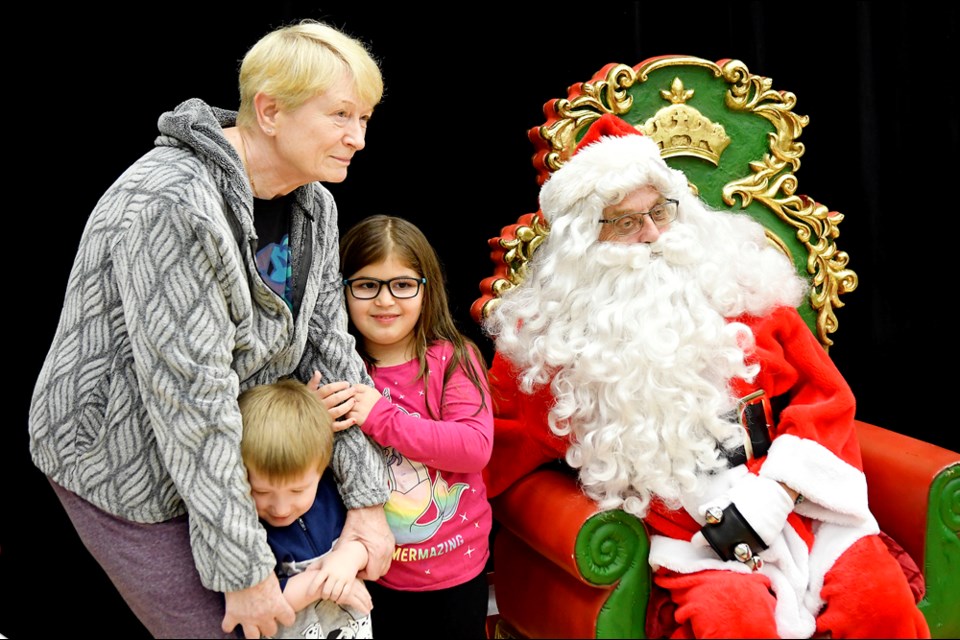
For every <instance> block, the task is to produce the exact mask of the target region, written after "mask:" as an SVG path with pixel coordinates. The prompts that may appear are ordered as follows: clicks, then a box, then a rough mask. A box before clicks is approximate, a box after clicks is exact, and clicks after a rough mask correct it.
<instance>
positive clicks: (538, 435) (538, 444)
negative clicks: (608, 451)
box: [483, 353, 567, 498]
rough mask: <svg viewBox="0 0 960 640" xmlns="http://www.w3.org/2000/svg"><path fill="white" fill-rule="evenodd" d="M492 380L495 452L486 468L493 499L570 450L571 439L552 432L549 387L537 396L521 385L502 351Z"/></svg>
mask: <svg viewBox="0 0 960 640" xmlns="http://www.w3.org/2000/svg"><path fill="white" fill-rule="evenodd" d="M488 379H489V381H490V395H491V397H492V400H493V411H494V420H493V429H494V436H493V454H492V455H491V457H490V462H489V463H488V464H487V467H486V468H485V469H484V470H483V480H484V483H485V484H486V485H487V495H488V497H490V498H493V497H495V496H497V495H499V494H500V493H501V492H502V491H504V490H505V489H507V487H509V486H511V485H512V484H513V483H514V482H516V481H517V480H519V479H520V478H522V477H523V476H525V475H527V474H528V473H530V472H531V471H533V470H534V469H536V468H537V467H539V466H540V465H542V464H545V463H547V462H552V461H554V460H556V459H558V458H561V459H562V458H563V457H564V455H565V454H566V452H567V441H566V440H565V439H563V438H559V437H557V436H556V435H554V434H553V433H552V432H551V431H550V427H549V426H548V424H547V413H548V412H549V411H550V407H551V406H552V404H553V396H552V395H551V393H550V388H549V387H543V388H542V389H540V390H539V391H538V392H537V393H536V394H534V395H526V394H524V393H522V392H521V391H520V390H519V389H518V388H517V374H516V371H515V369H514V368H513V367H512V366H511V365H510V363H509V362H508V361H507V360H506V359H504V358H502V357H501V356H500V354H499V353H496V354H494V356H493V362H492V364H491V367H490V372H489V376H488Z"/></svg>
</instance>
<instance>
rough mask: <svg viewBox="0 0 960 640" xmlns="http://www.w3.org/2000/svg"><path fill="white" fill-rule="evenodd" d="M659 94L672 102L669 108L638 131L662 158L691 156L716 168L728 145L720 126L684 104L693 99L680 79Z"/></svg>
mask: <svg viewBox="0 0 960 640" xmlns="http://www.w3.org/2000/svg"><path fill="white" fill-rule="evenodd" d="M660 95H661V96H662V97H663V99H664V100H669V101H670V102H671V104H670V106H668V107H663V108H662V109H660V110H659V111H657V112H656V113H655V114H654V115H653V117H651V118H650V119H649V120H647V121H646V122H645V123H644V124H643V125H642V126H641V127H640V130H641V131H643V133H644V134H646V135H648V136H649V137H651V138H653V140H654V141H656V143H657V145H658V146H659V147H660V149H661V154H662V155H663V157H664V158H669V157H671V156H694V157H696V158H701V159H703V160H706V161H708V162H710V163H712V164H713V165H714V166H716V165H718V164H719V163H720V155H721V154H722V153H723V151H724V149H726V148H727V145H729V144H730V138H729V136H727V133H726V131H725V130H724V128H723V125H721V124H718V123H716V122H713V121H712V120H710V119H709V118H707V117H706V116H704V115H703V114H702V113H700V112H699V111H697V110H696V109H694V108H693V107H691V106H689V105H687V104H684V103H686V101H687V100H689V99H690V98H692V97H693V90H692V89H690V90H686V89H684V88H683V82H682V81H681V80H680V78H674V80H673V84H672V85H671V86H670V90H669V91H666V90H663V91H661V92H660Z"/></svg>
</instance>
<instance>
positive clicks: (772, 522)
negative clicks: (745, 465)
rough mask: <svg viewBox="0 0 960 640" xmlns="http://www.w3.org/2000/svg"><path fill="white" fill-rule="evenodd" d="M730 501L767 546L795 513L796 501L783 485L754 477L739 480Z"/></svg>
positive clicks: (749, 474) (760, 477)
mask: <svg viewBox="0 0 960 640" xmlns="http://www.w3.org/2000/svg"><path fill="white" fill-rule="evenodd" d="M726 497H727V498H729V500H730V502H732V503H733V504H735V505H736V506H737V509H738V510H739V511H740V515H742V516H743V519H744V520H746V521H747V522H748V523H750V526H751V527H753V530H754V531H755V532H756V533H757V535H758V536H760V539H761V540H763V541H764V542H765V543H766V544H767V546H769V545H771V544H773V541H774V540H776V539H777V536H779V535H780V533H781V532H782V531H783V527H784V525H785V524H786V522H787V516H789V515H790V513H791V512H792V511H793V500H791V499H790V494H788V493H787V491H786V490H785V489H784V488H783V487H782V486H781V485H780V483H779V482H777V481H776V480H771V479H769V478H764V477H763V476H758V475H755V474H752V473H748V474H746V475H744V476H743V477H742V478H740V479H739V480H737V481H736V482H735V483H734V485H733V486H732V487H730V490H729V491H728V492H727V496H726ZM707 506H710V505H707ZM703 512H704V513H705V512H706V507H704V508H703Z"/></svg>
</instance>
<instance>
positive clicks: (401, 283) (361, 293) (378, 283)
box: [343, 276, 427, 300]
mask: <svg viewBox="0 0 960 640" xmlns="http://www.w3.org/2000/svg"><path fill="white" fill-rule="evenodd" d="M421 284H427V279H426V278H411V277H409V276H406V277H400V278H390V279H389V280H380V279H378V278H352V279H350V280H344V281H343V286H345V287H347V288H348V289H350V293H351V294H352V295H353V297H354V298H356V299H357V300H373V299H374V298H376V297H377V296H379V295H380V290H381V289H382V288H383V285H387V290H388V291H389V292H390V295H392V296H393V297H394V298H398V299H400V300H403V299H405V298H416V297H417V294H418V293H420V285H421Z"/></svg>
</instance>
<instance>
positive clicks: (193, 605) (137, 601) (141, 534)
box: [50, 481, 242, 638]
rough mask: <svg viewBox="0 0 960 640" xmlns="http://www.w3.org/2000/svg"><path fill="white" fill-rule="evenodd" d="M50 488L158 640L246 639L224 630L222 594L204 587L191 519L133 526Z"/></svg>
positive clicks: (75, 496) (98, 560) (84, 539)
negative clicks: (193, 545) (195, 556)
mask: <svg viewBox="0 0 960 640" xmlns="http://www.w3.org/2000/svg"><path fill="white" fill-rule="evenodd" d="M50 484H51V485H53V489H54V491H56V493H57V496H58V497H59V498H60V502H61V503H62V504H63V508H64V509H65V510H66V512H67V515H68V516H69V517H70V521H71V522H72V523H73V526H74V528H75V529H76V530H77V533H78V534H79V536H80V539H81V540H82V541H83V544H84V546H86V548H87V550H88V551H89V552H90V554H91V555H92V556H93V558H94V559H95V560H96V561H97V562H98V563H99V564H100V566H101V567H103V570H104V571H105V572H106V574H107V576H109V578H110V580H111V581H112V582H113V585H114V586H115V587H116V588H117V591H119V592H120V595H121V596H123V599H124V600H125V601H126V603H127V606H129V607H130V610H131V611H133V613H134V615H136V616H137V618H139V619H140V622H142V623H143V625H144V626H145V627H146V628H147V630H148V631H149V632H150V634H151V635H152V636H153V637H154V638H237V637H242V634H241V633H239V631H240V628H239V627H238V628H237V632H238V633H233V632H231V633H224V632H223V630H222V629H221V628H220V624H221V622H222V621H223V615H224V602H223V594H221V593H218V592H216V591H210V590H209V589H207V588H205V587H204V586H203V585H202V584H201V583H200V576H199V574H197V570H196V568H195V566H194V563H193V555H192V554H191V552H190V533H189V530H188V524H187V517H186V516H180V517H177V518H174V519H172V520H167V521H165V522H159V523H156V524H142V523H139V522H131V521H129V520H124V519H123V518H118V517H116V516H114V515H111V514H109V513H107V512H106V511H103V510H102V509H99V508H98V507H96V506H94V505H93V504H91V503H89V502H87V501H86V500H84V499H82V498H81V497H79V496H78V495H76V494H75V493H73V492H71V491H68V490H66V489H64V488H63V487H61V486H60V485H58V484H57V483H55V482H53V481H51V482H50Z"/></svg>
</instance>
